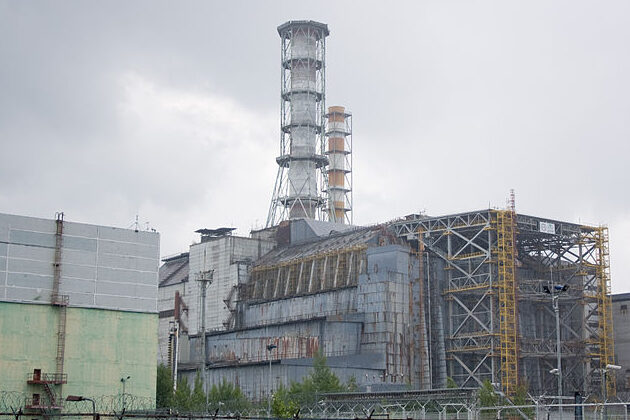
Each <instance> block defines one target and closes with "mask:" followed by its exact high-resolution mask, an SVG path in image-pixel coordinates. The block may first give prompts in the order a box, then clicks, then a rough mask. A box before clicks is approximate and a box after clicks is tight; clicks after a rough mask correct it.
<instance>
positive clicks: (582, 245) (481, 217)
mask: <svg viewBox="0 0 630 420" xmlns="http://www.w3.org/2000/svg"><path fill="white" fill-rule="evenodd" d="M501 215H503V216H501ZM505 215H506V213H504V211H497V210H482V211H476V212H469V213H461V214H455V215H449V216H444V217H436V218H430V217H426V216H422V215H412V216H408V217H407V218H405V219H404V220H398V221H394V222H392V224H391V229H392V230H393V231H394V232H395V234H396V235H397V236H398V237H401V238H403V239H406V240H407V241H409V242H411V243H412V245H413V246H416V245H415V242H416V241H418V240H421V241H422V242H423V244H424V247H425V249H426V251H427V252H428V254H429V255H428V257H429V259H432V260H433V262H434V264H435V261H436V260H437V261H439V262H440V263H439V264H438V265H437V267H438V268H439V267H441V268H443V270H436V273H435V275H434V276H433V278H431V283H432V284H431V285H430V286H429V287H431V288H435V287H439V288H440V290H441V291H442V296H443V299H444V303H443V304H444V305H445V306H446V308H447V310H446V313H447V321H446V323H445V329H446V330H447V334H448V337H447V343H446V344H447V345H446V353H447V363H448V372H449V376H451V377H452V378H453V379H454V380H455V381H456V382H457V383H458V384H459V385H460V386H477V385H478V384H481V383H482V381H483V380H484V379H489V380H490V381H491V382H498V383H501V385H502V387H503V388H504V389H506V383H505V382H506V381H508V380H509V386H510V387H511V386H514V384H515V382H514V379H513V378H515V375H514V366H515V365H516V366H517V372H518V373H517V375H516V378H518V374H520V375H523V374H524V373H526V375H525V376H524V377H525V378H526V381H527V382H528V385H529V388H530V392H532V393H533V394H539V395H541V394H543V393H547V394H548V395H555V393H556V377H555V376H553V375H552V374H550V373H549V370H551V369H552V368H555V356H556V344H555V334H556V329H555V322H554V319H555V318H554V317H555V314H554V312H553V310H552V304H551V299H550V297H549V295H547V294H545V293H543V286H545V285H548V284H549V283H556V284H566V285H569V290H568V292H566V293H564V294H563V295H561V296H560V298H559V301H558V302H559V307H560V321H561V322H560V325H561V326H560V330H561V336H562V346H561V352H562V366H563V388H564V389H565V390H566V391H567V392H573V391H580V392H583V393H584V392H587V393H591V394H592V395H601V393H602V392H603V381H602V378H603V375H602V368H604V367H605V366H606V364H607V363H613V355H614V348H613V339H612V319H611V318H612V316H611V311H610V305H611V303H610V274H609V261H608V259H609V254H608V231H607V229H606V228H601V227H590V226H582V225H578V224H573V223H566V222H559V221H555V220H549V219H543V218H538V217H533V216H527V215H521V214H518V215H515V219H514V230H515V232H514V233H513V234H514V235H515V241H514V244H513V247H512V248H513V255H509V254H507V253H505V252H504V251H502V250H501V249H502V248H504V249H506V248H510V247H509V246H508V245H509V244H507V242H506V241H509V235H510V232H509V231H510V228H508V229H507V230H506V228H505V225H506V222H507V224H508V226H509V220H506V218H505ZM501 218H503V220H501ZM502 224H503V225H504V226H503V227H502V226H501V225H502ZM497 230H498V231H499V232H497ZM418 231H422V234H421V235H418V233H417V232H418ZM501 236H503V239H502V238H501ZM509 261H514V266H513V268H511V270H512V273H513V277H514V278H515V279H516V280H515V281H514V283H513V284H514V287H515V289H514V293H513V294H512V292H510V293H509V295H508V294H506V293H505V292H507V290H502V289H503V288H504V287H510V284H509V283H510V282H511V281H512V280H508V282H506V281H505V278H506V274H507V271H509V270H510V267H509V266H507V265H506V264H508V265H509ZM502 267H505V268H502ZM440 271H441V272H440ZM502 273H503V274H502ZM425 280H426V279H425ZM502 284H503V285H504V286H502ZM502 294H503V297H502ZM510 296H514V300H512V298H511V297H510ZM502 302H504V303H505V306H504V307H503V311H502V306H501V305H502ZM432 304H433V305H436V304H440V303H439V302H432ZM506 311H516V312H515V313H516V314H517V316H516V318H515V319H514V321H512V320H509V319H508V320H507V321H508V322H505V320H506V314H507V315H509V313H507V312H506ZM502 321H503V326H504V327H505V328H504V329H503V328H502V327H501V326H502ZM507 333H513V334H518V335H511V336H509V337H506V334H507ZM515 342H516V343H517V347H516V348H514V343H515ZM502 343H506V344H507V346H508V347H502ZM514 353H517V354H518V359H517V363H514V359H513V355H514ZM510 354H511V355H512V356H508V355H510ZM506 356H507V357H506ZM506 363H508V364H509V365H510V366H508V367H507V369H511V372H509V373H507V372H505V370H506ZM606 379H607V380H606V387H607V390H608V395H614V393H615V384H614V375H607V378H606ZM516 381H518V379H516Z"/></svg>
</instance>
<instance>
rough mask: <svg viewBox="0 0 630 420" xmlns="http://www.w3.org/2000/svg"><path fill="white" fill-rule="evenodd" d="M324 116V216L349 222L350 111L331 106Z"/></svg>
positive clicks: (350, 167) (350, 221)
mask: <svg viewBox="0 0 630 420" xmlns="http://www.w3.org/2000/svg"><path fill="white" fill-rule="evenodd" d="M326 118H327V120H328V125H327V127H326V137H327V138H328V150H327V151H326V154H327V155H328V159H329V162H330V163H329V165H328V170H327V178H328V191H327V192H328V220H330V221H333V222H338V223H347V224H352V114H350V113H349V112H346V109H345V108H344V107H342V106H331V107H329V108H328V114H326Z"/></svg>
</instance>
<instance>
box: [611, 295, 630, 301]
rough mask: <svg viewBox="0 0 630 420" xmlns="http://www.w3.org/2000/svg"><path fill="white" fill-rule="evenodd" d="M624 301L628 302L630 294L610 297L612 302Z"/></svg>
mask: <svg viewBox="0 0 630 420" xmlns="http://www.w3.org/2000/svg"><path fill="white" fill-rule="evenodd" d="M626 300H630V293H617V294H615V295H612V301H613V302H623V301H626Z"/></svg>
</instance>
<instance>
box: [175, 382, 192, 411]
mask: <svg viewBox="0 0 630 420" xmlns="http://www.w3.org/2000/svg"><path fill="white" fill-rule="evenodd" d="M191 400H192V395H191V392H190V385H188V379H187V378H186V377H185V376H184V377H183V378H181V379H180V380H179V381H177V390H176V391H175V394H174V395H173V404H172V407H173V408H175V409H176V410H178V411H180V412H186V411H191V409H192V404H191Z"/></svg>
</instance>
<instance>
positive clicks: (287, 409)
mask: <svg viewBox="0 0 630 420" xmlns="http://www.w3.org/2000/svg"><path fill="white" fill-rule="evenodd" d="M289 394H290V392H289V391H288V390H287V389H286V388H285V387H283V386H280V388H278V389H277V390H276V392H274V393H273V397H272V399H271V414H272V415H273V416H274V417H276V418H279V419H288V418H292V417H293V416H294V415H295V413H296V412H297V411H298V409H299V408H300V406H299V405H298V403H297V401H296V400H295V399H293V398H292V397H291V396H290V395H289Z"/></svg>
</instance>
